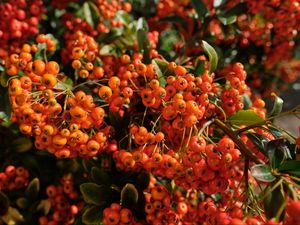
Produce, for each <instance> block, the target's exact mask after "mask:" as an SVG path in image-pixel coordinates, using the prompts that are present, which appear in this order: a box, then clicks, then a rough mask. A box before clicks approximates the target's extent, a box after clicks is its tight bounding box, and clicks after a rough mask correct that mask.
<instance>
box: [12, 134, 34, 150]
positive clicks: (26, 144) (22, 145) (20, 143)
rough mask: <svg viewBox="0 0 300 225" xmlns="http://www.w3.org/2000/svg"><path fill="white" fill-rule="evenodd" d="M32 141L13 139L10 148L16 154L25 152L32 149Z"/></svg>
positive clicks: (24, 138) (26, 138)
mask: <svg viewBox="0 0 300 225" xmlns="http://www.w3.org/2000/svg"><path fill="white" fill-rule="evenodd" d="M32 146H33V145H32V141H31V140H30V139H29V138H28V137H19V138H17V139H14V140H13V141H12V143H11V147H12V149H13V150H14V151H16V152H26V151H28V150H30V149H31V148H32Z"/></svg>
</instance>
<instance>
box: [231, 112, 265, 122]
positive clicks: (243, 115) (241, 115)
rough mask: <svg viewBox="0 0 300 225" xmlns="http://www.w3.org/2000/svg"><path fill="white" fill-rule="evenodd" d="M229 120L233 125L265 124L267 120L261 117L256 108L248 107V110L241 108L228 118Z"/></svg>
mask: <svg viewBox="0 0 300 225" xmlns="http://www.w3.org/2000/svg"><path fill="white" fill-rule="evenodd" d="M228 121H229V122H230V123H231V124H232V125H237V126H239V125H246V126H251V125H256V124H261V125H263V124H265V123H266V121H265V120H264V119H263V118H261V117H260V116H259V115H258V114H257V113H256V112H255V111H254V110H251V109H247V110H239V111H238V112H236V113H235V114H234V115H232V116H230V117H229V118H228Z"/></svg>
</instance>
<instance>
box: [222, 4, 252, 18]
mask: <svg viewBox="0 0 300 225" xmlns="http://www.w3.org/2000/svg"><path fill="white" fill-rule="evenodd" d="M246 12H247V3H246V2H242V3H239V4H237V5H236V6H234V7H232V8H229V9H228V10H226V11H225V12H223V13H222V14H223V15H225V16H226V17H228V16H237V15H241V14H243V13H246Z"/></svg>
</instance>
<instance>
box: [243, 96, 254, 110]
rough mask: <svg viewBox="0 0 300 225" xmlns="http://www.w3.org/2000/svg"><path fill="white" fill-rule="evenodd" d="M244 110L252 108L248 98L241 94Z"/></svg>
mask: <svg viewBox="0 0 300 225" xmlns="http://www.w3.org/2000/svg"><path fill="white" fill-rule="evenodd" d="M243 103H244V109H249V108H250V107H251V106H252V102H251V99H250V97H249V96H248V95H247V94H243Z"/></svg>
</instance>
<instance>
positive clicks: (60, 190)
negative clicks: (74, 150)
mask: <svg viewBox="0 0 300 225" xmlns="http://www.w3.org/2000/svg"><path fill="white" fill-rule="evenodd" d="M60 183H61V184H60V185H58V186H55V185H49V186H48V187H47V188H46V193H47V196H48V201H49V202H50V204H51V211H50V213H49V214H47V216H41V217H40V218H39V224H40V225H58V224H64V225H67V224H74V221H75V215H76V214H77V213H78V212H79V210H80V209H81V208H82V204H81V203H80V202H79V203H78V193H77V191H76V189H75V186H74V182H73V179H72V178H70V177H69V176H67V175H65V176H64V177H63V178H62V179H61V182H60ZM74 202H75V203H74Z"/></svg>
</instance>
